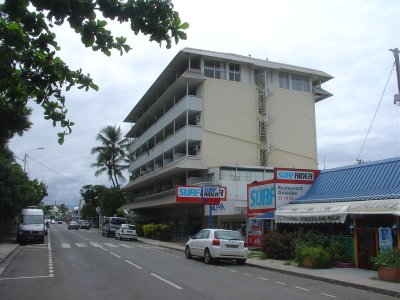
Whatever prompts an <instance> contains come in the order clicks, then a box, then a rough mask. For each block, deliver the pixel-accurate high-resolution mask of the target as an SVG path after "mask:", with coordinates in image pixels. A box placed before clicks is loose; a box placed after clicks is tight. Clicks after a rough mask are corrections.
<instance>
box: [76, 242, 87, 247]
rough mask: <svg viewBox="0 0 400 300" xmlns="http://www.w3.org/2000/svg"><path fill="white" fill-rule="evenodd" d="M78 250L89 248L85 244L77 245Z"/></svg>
mask: <svg viewBox="0 0 400 300" xmlns="http://www.w3.org/2000/svg"><path fill="white" fill-rule="evenodd" d="M75 245H76V246H77V247H78V248H86V247H87V246H86V245H85V244H84V243H75Z"/></svg>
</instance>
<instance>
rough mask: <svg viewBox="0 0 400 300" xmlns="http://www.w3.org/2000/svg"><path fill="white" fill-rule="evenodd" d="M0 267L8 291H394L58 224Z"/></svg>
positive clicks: (254, 295) (48, 295) (15, 294)
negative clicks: (216, 259) (191, 255)
mask: <svg viewBox="0 0 400 300" xmlns="http://www.w3.org/2000/svg"><path fill="white" fill-rule="evenodd" d="M5 264H6V269H5V271H4V272H3V273H2V274H1V275H0V299H2V300H6V299H10V300H24V299H29V300H35V299H40V300H50V299H51V300H54V299H57V300H58V299H84V300H91V299H96V300H100V299H107V300H114V299H118V300H124V299H135V300H138V299H163V300H165V299H174V300H179V299H191V300H195V299H254V300H256V299H285V300H286V299H363V300H366V299H371V300H372V299H374V300H375V299H377V297H378V298H379V299H380V300H386V299H394V298H392V297H390V296H385V295H378V294H375V293H372V292H369V291H362V290H359V289H354V288H351V287H343V286H337V285H333V284H328V283H323V282H321V281H315V280H310V279H306V278H301V277H296V276H290V275H286V274H281V273H276V272H271V271H267V270H262V269H257V268H254V267H250V266H246V265H244V266H238V265H236V264H233V263H227V262H220V263H218V264H217V265H213V266H210V265H206V264H204V263H203V261H202V260H200V259H192V260H187V259H186V258H185V257H184V253H183V252H180V251H176V250H171V249H166V248H162V247H157V246H152V245H147V244H143V243H140V242H133V241H119V240H118V241H117V240H115V239H113V238H106V237H102V236H101V233H100V232H99V231H97V230H67V227H66V225H65V224H63V225H61V224H54V225H51V227H50V233H49V236H48V238H47V239H46V241H45V244H31V245H24V246H22V247H20V248H19V250H18V251H17V252H15V254H14V255H13V256H12V257H10V258H9V259H8V260H7V261H6V262H5Z"/></svg>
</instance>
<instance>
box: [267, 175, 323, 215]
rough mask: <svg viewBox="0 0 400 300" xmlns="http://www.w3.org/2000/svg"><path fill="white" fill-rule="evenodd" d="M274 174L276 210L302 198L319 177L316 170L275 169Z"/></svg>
mask: <svg viewBox="0 0 400 300" xmlns="http://www.w3.org/2000/svg"><path fill="white" fill-rule="evenodd" d="M274 173H275V176H274V177H275V180H274V181H275V191H276V195H275V196H276V199H275V200H276V208H279V207H281V206H284V205H288V204H290V202H291V201H293V200H296V199H298V198H300V197H301V196H304V195H305V194H306V193H307V192H308V190H309V189H310V187H311V186H312V184H313V183H314V181H315V179H316V178H317V177H318V175H319V171H318V170H303V169H280V168H276V169H275V170H274Z"/></svg>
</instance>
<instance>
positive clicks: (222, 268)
mask: <svg viewBox="0 0 400 300" xmlns="http://www.w3.org/2000/svg"><path fill="white" fill-rule="evenodd" d="M217 268H218V269H221V270H226V268H224V267H217Z"/></svg>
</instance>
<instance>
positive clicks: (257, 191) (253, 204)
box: [247, 180, 275, 219]
mask: <svg viewBox="0 0 400 300" xmlns="http://www.w3.org/2000/svg"><path fill="white" fill-rule="evenodd" d="M273 211H275V184H274V181H273V180H266V181H261V182H257V183H252V184H248V185H247V217H248V218H260V216H261V215H264V214H265V213H268V212H273ZM272 219H273V216H272Z"/></svg>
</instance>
